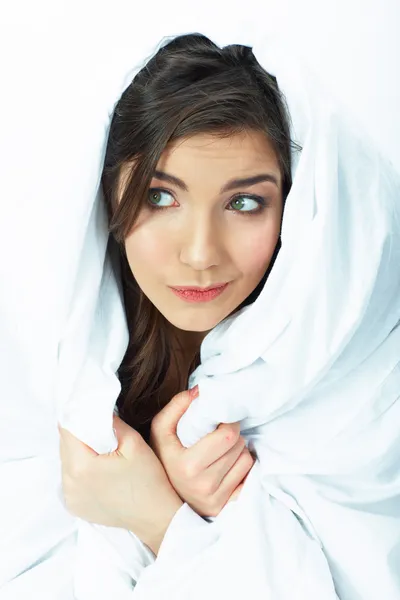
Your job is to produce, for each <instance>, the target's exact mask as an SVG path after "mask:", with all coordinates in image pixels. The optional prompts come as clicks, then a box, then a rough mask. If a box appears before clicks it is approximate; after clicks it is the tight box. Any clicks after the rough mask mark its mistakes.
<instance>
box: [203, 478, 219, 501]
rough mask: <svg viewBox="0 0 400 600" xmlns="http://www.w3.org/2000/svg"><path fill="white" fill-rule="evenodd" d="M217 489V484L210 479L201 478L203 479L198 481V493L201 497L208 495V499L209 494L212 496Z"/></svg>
mask: <svg viewBox="0 0 400 600" xmlns="http://www.w3.org/2000/svg"><path fill="white" fill-rule="evenodd" d="M217 489H218V485H217V483H216V482H215V481H213V480H212V479H203V481H201V482H200V483H199V493H200V494H201V495H202V496H203V497H206V498H207V497H208V498H209V499H210V496H212V495H213V494H214V493H215V492H216V491H217ZM210 501H211V500H210Z"/></svg>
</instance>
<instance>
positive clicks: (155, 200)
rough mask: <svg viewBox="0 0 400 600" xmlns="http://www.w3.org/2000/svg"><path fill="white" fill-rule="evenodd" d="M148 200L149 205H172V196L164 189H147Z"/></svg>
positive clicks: (164, 206)
mask: <svg viewBox="0 0 400 600" xmlns="http://www.w3.org/2000/svg"><path fill="white" fill-rule="evenodd" d="M148 200H149V203H150V205H151V206H157V207H159V206H160V207H163V208H166V207H167V206H172V205H173V203H174V198H173V197H172V195H171V194H170V193H169V192H167V191H165V190H156V189H154V188H153V189H150V190H149V197H148Z"/></svg>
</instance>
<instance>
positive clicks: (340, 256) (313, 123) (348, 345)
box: [75, 40, 400, 600]
mask: <svg viewBox="0 0 400 600" xmlns="http://www.w3.org/2000/svg"><path fill="white" fill-rule="evenodd" d="M254 52H255V55H256V57H257V58H258V60H259V62H260V63H261V64H262V65H263V66H264V67H265V68H266V69H267V70H268V71H269V72H272V73H273V74H275V75H276V76H277V79H278V84H279V86H280V88H281V89H282V91H283V92H284V93H285V95H286V97H287V100H288V104H289V110H290V113H291V116H292V120H293V130H292V134H293V137H294V139H295V140H296V141H297V142H299V143H300V144H301V145H302V146H303V150H302V151H301V152H300V153H299V154H296V155H294V157H293V158H294V180H293V187H292V190H291V192H290V195H289V197H288V199H287V204H286V209H285V216H284V223H283V232H282V250H281V251H280V254H279V257H278V260H277V262H276V265H275V266H274V269H273V271H272V273H271V276H270V278H269V280H268V282H267V284H266V285H265V288H264V290H263V292H262V294H261V295H260V297H259V298H258V300H257V301H256V302H255V303H254V304H253V305H252V306H250V307H247V308H245V309H243V310H242V311H241V313H240V314H239V315H235V316H234V317H233V318H231V319H228V320H226V321H224V322H223V323H221V324H220V325H219V326H218V327H216V328H215V329H214V330H213V331H212V332H211V333H210V334H209V335H208V336H207V337H206V339H205V340H204V342H203V345H202V349H201V359H202V364H201V365H200V366H199V368H198V369H197V370H196V372H195V373H194V374H193V375H192V377H191V381H190V384H191V385H193V384H195V383H198V384H199V388H200V396H199V398H198V399H197V400H195V401H194V402H193V403H192V405H191V407H190V408H189V410H188V411H187V413H186V414H185V415H184V417H183V418H182V420H181V421H180V423H179V426H178V434H179V436H180V438H181V440H182V441H183V443H184V444H185V445H190V444H192V443H194V442H196V441H197V440H198V439H200V438H201V437H202V436H204V435H205V434H206V433H208V432H210V431H212V430H213V429H214V428H215V427H216V426H217V425H218V423H220V422H234V421H239V420H240V421H241V422H242V432H243V434H244V435H245V436H246V439H247V440H248V442H249V444H251V445H252V447H253V448H254V449H255V451H256V453H257V456H258V460H257V463H256V465H255V467H254V468H253V470H252V472H251V475H250V476H249V478H248V479H247V481H246V484H245V487H244V490H243V492H242V494H241V495H240V497H239V500H238V501H237V502H234V503H231V504H229V505H228V506H227V507H226V508H225V509H224V510H223V511H222V513H221V514H220V515H219V516H218V517H217V518H216V519H214V520H213V522H212V523H206V522H205V521H204V520H202V519H201V518H200V517H198V516H197V515H196V514H195V513H193V512H192V511H191V509H190V508H189V507H188V506H186V505H185V506H184V507H183V508H182V509H181V510H180V511H179V512H178V513H177V515H176V516H175V518H174V520H173V522H172V524H171V526H170V528H169V530H168V532H167V535H166V537H165V539H164V541H163V544H162V546H161V549H160V553H159V556H158V558H157V560H156V561H155V562H154V561H153V560H152V557H151V555H150V553H148V552H147V553H146V551H145V549H144V547H143V545H142V544H140V543H139V542H138V540H136V538H135V536H133V535H132V534H129V533H128V532H122V531H113V530H110V529H106V528H97V531H96V532H95V533H94V528H93V527H91V526H86V528H85V527H82V528H81V531H80V544H79V548H80V555H79V560H78V562H77V569H76V579H75V584H76V588H75V589H76V595H77V598H78V599H79V600H91V599H92V598H96V600H97V599H103V598H104V599H106V598H111V597H113V590H117V589H118V596H115V597H118V598H121V599H122V598H124V597H125V595H126V597H128V596H129V597H131V595H133V597H134V598H137V599H138V600H140V599H142V598H143V599H146V600H153V599H154V600H158V599H159V598H160V599H161V598H174V599H176V600H181V599H182V600H184V599H185V600H187V599H189V598H190V599H193V600H197V599H198V600H200V599H202V600H203V599H204V598H205V597H208V598H210V599H211V598H220V597H226V598H228V597H229V598H231V599H232V598H234V599H236V598H237V599H239V598H243V596H244V594H249V593H253V595H254V597H260V598H264V599H271V600H292V599H293V598H296V600H300V599H301V600H302V599H304V600H306V599H307V600H311V599H313V600H314V599H315V600H321V599H323V600H331V599H334V598H338V597H339V598H340V599H341V600H361V599H362V600H377V599H378V598H384V599H385V600H398V598H399V597H400V401H399V398H400V362H399V361H400V327H399V326H398V325H399V320H400V201H399V198H400V181H399V176H398V174H397V173H395V171H394V169H393V168H392V167H391V166H390V164H388V163H387V162H385V161H384V160H383V159H382V158H381V157H380V156H379V154H378V152H377V151H376V150H375V149H374V147H373V145H372V144H371V142H370V141H369V140H368V139H366V138H365V137H363V136H362V135H361V134H359V133H358V132H357V131H354V130H353V127H352V124H351V123H350V122H349V121H348V120H347V119H346V116H345V115H344V114H341V113H340V111H339V110H338V109H336V108H335V106H333V105H332V103H331V101H330V99H329V98H328V97H326V96H325V95H324V93H323V90H321V89H320V88H319V86H318V83H317V81H315V80H314V79H313V76H312V75H311V73H307V72H305V71H304V70H303V69H304V68H303V69H301V68H300V66H299V65H296V67H294V65H293V62H291V61H290V60H289V59H288V57H286V58H285V55H284V54H282V53H281V49H280V47H279V44H278V43H277V42H275V43H273V42H272V40H271V41H270V43H269V44H265V43H263V44H258V45H257V43H256V44H255V45H254ZM101 534H102V535H101ZM105 538H107V542H105V541H104V540H105ZM111 549H112V554H111ZM94 553H95V556H94ZM112 556H114V559H112ZM150 563H153V564H150ZM147 565H149V566H147ZM100 567H101V568H100ZM145 567H147V568H145ZM134 580H136V581H137V584H136V587H135V588H134V589H133V588H132V586H133V581H134ZM132 589H133V591H132Z"/></svg>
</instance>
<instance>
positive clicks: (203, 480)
mask: <svg viewBox="0 0 400 600" xmlns="http://www.w3.org/2000/svg"><path fill="white" fill-rule="evenodd" d="M192 399H193V392H192V398H191V397H190V393H189V391H185V392H181V393H180V394H177V395H176V396H174V397H173V398H172V400H171V401H170V402H169V403H168V404H167V405H166V406H165V407H164V408H163V410H162V411H160V412H159V413H158V414H157V415H156V416H155V417H154V419H153V421H152V424H151V437H150V445H151V447H152V448H153V450H154V452H155V453H156V454H157V456H158V457H159V459H160V461H161V462H162V464H163V466H164V468H165V470H166V472H167V474H168V477H169V479H170V481H171V483H172V485H173V486H174V488H175V489H176V491H177V492H178V494H179V495H180V497H181V498H182V500H184V501H185V502H187V503H188V504H189V505H190V506H191V507H192V508H193V509H194V510H195V511H196V512H197V513H198V514H199V515H201V516H207V517H215V516H217V515H218V514H219V513H220V511H221V509H222V508H223V507H224V506H225V504H226V503H227V502H229V501H231V500H234V499H235V498H237V496H238V495H239V493H240V491H241V489H242V487H243V482H244V479H245V478H246V476H247V475H248V473H249V471H250V469H251V468H252V466H253V464H254V459H253V457H252V455H251V454H250V452H249V450H248V449H247V448H246V445H245V441H244V439H243V438H242V437H240V426H239V423H231V424H224V423H223V424H221V425H219V427H218V428H217V429H216V430H215V431H213V432H212V433H210V434H208V435H206V436H205V437H204V438H202V439H201V440H200V441H199V442H197V444H194V445H193V446H191V447H190V448H185V447H184V446H182V444H181V443H180V441H179V439H178V437H177V435H176V427H177V424H178V421H179V419H180V418H181V416H182V415H183V413H184V412H186V410H187V408H188V407H189V405H190V402H191V400H192Z"/></svg>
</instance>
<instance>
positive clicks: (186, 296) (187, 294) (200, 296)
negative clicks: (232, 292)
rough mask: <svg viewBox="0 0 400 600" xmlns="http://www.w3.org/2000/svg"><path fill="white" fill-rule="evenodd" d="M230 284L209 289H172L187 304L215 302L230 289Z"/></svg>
mask: <svg viewBox="0 0 400 600" xmlns="http://www.w3.org/2000/svg"><path fill="white" fill-rule="evenodd" d="M228 285H229V282H228V283H223V284H221V285H218V286H214V287H208V288H204V289H201V288H193V287H187V288H184V287H180V286H179V287H176V288H174V287H171V290H172V291H173V292H174V294H176V296H178V298H181V299H182V300H185V301H186V302H209V301H210V300H214V298H217V296H220V295H221V294H222V293H223V292H224V291H225V289H226V288H227V287H228Z"/></svg>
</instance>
